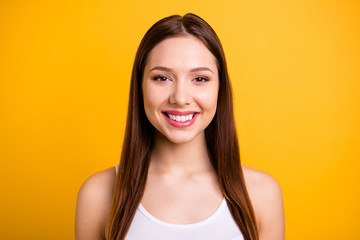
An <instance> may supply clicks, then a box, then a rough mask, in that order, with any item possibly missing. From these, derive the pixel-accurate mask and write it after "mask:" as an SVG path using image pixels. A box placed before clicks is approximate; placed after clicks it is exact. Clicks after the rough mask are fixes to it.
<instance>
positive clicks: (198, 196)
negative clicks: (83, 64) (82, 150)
mask: <svg viewBox="0 0 360 240" xmlns="http://www.w3.org/2000/svg"><path fill="white" fill-rule="evenodd" d="M142 87H143V96H144V107H145V112H146V115H147V117H148V119H149V121H150V122H151V123H152V125H153V126H154V127H155V128H156V129H157V133H156V135H155V143H154V149H153V153H152V156H151V162H150V168H149V174H148V179H147V184H146V187H145V191H144V196H143V199H142V201H141V203H142V205H143V207H144V208H145V209H147V211H149V212H150V213H151V214H152V215H153V216H155V217H156V218H158V219H160V220H162V221H165V222H169V223H175V224H189V223H194V222H199V221H202V220H204V219H206V218H207V217H209V216H210V215H212V213H213V212H214V211H216V209H217V208H218V206H219V205H220V203H221V201H222V199H223V195H222V193H221V191H220V188H219V184H218V182H217V177H216V173H215V172H214V170H213V168H212V166H211V164H210V160H209V158H208V155H207V150H206V143H205V136H204V129H205V128H206V127H207V126H208V124H209V123H210V122H211V120H212V118H213V116H214V114H215V112H216V103H217V92H218V88H219V79H218V72H217V67H216V59H215V58H214V56H213V55H212V54H211V52H210V51H209V50H208V49H207V48H206V47H205V46H204V45H203V44H202V43H201V42H200V41H199V40H198V39H196V38H194V37H193V36H190V35H189V36H182V37H175V38H169V39H166V40H164V41H162V42H160V43H159V44H158V45H157V46H155V48H154V49H153V50H152V51H151V52H150V54H149V58H148V61H147V64H146V66H145V69H144V78H143V85H142ZM169 110H178V111H194V112H197V113H198V116H197V118H196V120H195V122H194V123H193V124H192V125H191V126H189V127H186V128H178V127H174V126H172V125H171V124H169V122H168V120H166V117H165V116H164V114H163V112H164V111H169ZM243 171H244V177H245V182H246V186H247V189H248V192H249V195H250V199H251V202H252V204H253V207H254V211H255V215H256V219H257V224H258V229H259V236H260V239H261V240H281V239H284V209H283V202H282V193H281V189H280V186H279V184H278V183H277V182H276V180H275V179H274V178H273V177H271V176H270V175H268V174H267V173H264V172H261V171H258V170H255V169H252V168H249V167H246V166H244V165H243ZM115 178H116V175H115V170H114V168H109V169H106V170H103V171H101V172H99V173H96V174H94V175H93V176H91V177H90V178H89V179H88V180H86V182H85V183H84V184H83V185H82V187H81V189H80V191H79V194H78V200H77V210H76V221H75V235H76V239H77V240H82V239H86V240H92V239H105V237H106V236H105V229H106V228H107V221H108V219H109V214H110V210H111V202H112V194H113V187H114V182H115ZM189 196H190V197H189Z"/></svg>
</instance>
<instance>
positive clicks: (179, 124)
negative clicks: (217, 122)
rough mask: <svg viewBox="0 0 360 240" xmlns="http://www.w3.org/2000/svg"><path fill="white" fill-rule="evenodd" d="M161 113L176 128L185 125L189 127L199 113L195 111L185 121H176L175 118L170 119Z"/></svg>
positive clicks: (184, 126)
mask: <svg viewBox="0 0 360 240" xmlns="http://www.w3.org/2000/svg"><path fill="white" fill-rule="evenodd" d="M163 115H164V116H165V119H166V120H167V121H168V122H169V123H170V124H171V125H172V126H174V127H177V128H186V127H190V126H191V125H193V123H194V122H195V120H196V118H197V116H198V115H199V114H198V113H195V115H194V117H193V118H192V119H191V120H187V121H185V122H177V121H175V120H172V119H170V118H169V117H168V116H167V114H166V113H163Z"/></svg>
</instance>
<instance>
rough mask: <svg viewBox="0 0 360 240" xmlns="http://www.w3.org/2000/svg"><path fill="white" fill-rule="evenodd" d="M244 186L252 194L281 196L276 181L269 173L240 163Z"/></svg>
mask: <svg viewBox="0 0 360 240" xmlns="http://www.w3.org/2000/svg"><path fill="white" fill-rule="evenodd" d="M242 169H243V173H244V178H245V182H246V187H247V188H248V191H249V192H252V193H253V194H256V195H258V194H260V195H262V196H264V195H270V196H268V197H271V196H273V197H282V192H281V187H280V184H279V183H278V181H276V179H275V178H274V177H273V176H271V175H270V174H268V173H266V172H263V171H260V170H257V169H254V168H250V167H248V166H245V165H242ZM249 194H250V193H249Z"/></svg>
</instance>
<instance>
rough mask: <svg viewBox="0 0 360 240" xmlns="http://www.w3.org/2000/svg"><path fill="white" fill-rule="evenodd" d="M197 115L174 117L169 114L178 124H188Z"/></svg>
mask: <svg viewBox="0 0 360 240" xmlns="http://www.w3.org/2000/svg"><path fill="white" fill-rule="evenodd" d="M194 115H195V114H189V115H173V114H168V116H169V118H170V119H171V120H174V121H177V122H186V121H188V120H191V119H193V117H194Z"/></svg>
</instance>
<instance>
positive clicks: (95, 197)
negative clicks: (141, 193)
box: [75, 168, 115, 240]
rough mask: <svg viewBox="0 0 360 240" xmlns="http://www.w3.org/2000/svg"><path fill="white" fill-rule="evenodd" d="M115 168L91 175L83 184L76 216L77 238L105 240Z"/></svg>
mask: <svg viewBox="0 0 360 240" xmlns="http://www.w3.org/2000/svg"><path fill="white" fill-rule="evenodd" d="M114 175H115V173H114V168H112V169H107V170H104V171H102V172H99V173H96V174H94V175H92V176H91V177H89V178H88V179H87V180H86V181H85V182H84V184H83V185H82V186H81V188H80V190H79V193H78V198H77V204H76V216H75V239H76V240H103V239H105V226H106V223H107V220H108V216H109V213H110V210H111V202H112V192H113V182H114V181H115V177H114Z"/></svg>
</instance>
